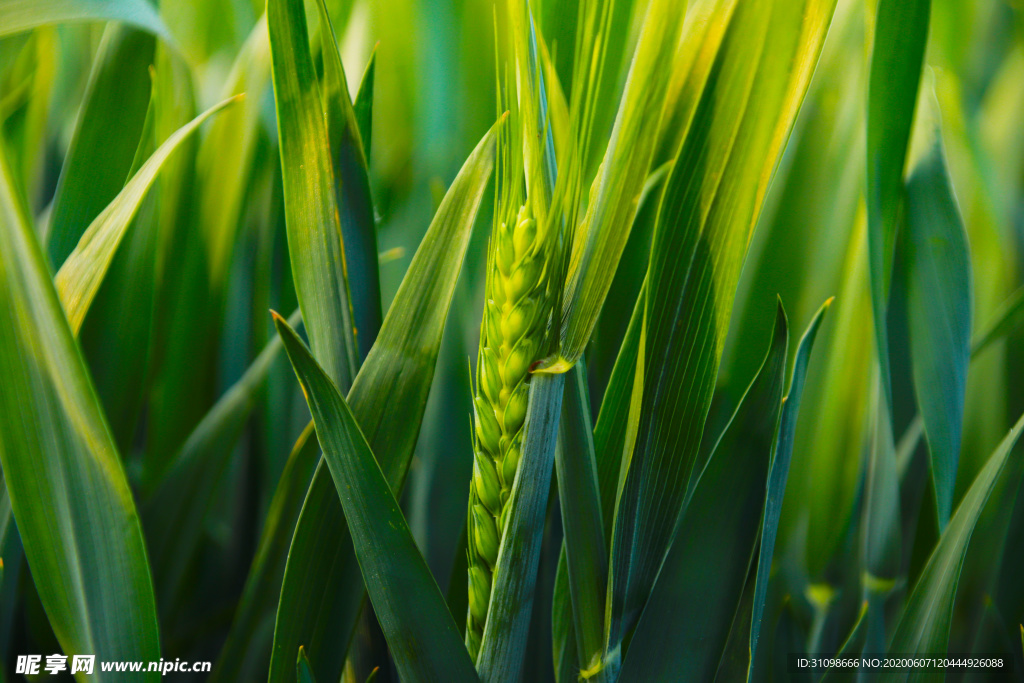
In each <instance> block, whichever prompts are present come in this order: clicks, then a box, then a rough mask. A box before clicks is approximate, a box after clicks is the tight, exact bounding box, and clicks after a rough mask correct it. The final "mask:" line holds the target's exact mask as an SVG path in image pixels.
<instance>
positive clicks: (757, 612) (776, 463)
mask: <svg viewBox="0 0 1024 683" xmlns="http://www.w3.org/2000/svg"><path fill="white" fill-rule="evenodd" d="M831 304H832V299H829V300H828V301H826V302H825V303H824V304H822V306H821V308H819V309H818V312H817V313H816V314H815V315H814V318H813V319H812V320H811V324H810V325H808V326H807V331H805V332H804V336H803V337H801V338H800V344H799V346H797V350H796V359H795V360H794V361H793V375H792V378H791V380H790V383H789V393H788V394H786V398H785V399H784V400H783V401H784V402H783V404H782V417H781V419H780V422H779V433H778V436H777V438H776V443H775V453H774V455H773V456H772V463H771V468H770V469H769V471H768V492H767V497H766V498H765V504H764V521H763V522H762V526H761V548H760V552H759V555H758V560H757V584H756V586H755V588H754V602H753V606H752V613H751V620H750V668H748V671H747V680H748V681H749V680H752V679H751V676H752V675H753V666H754V662H755V661H757V660H756V655H757V641H758V639H759V637H760V635H761V619H762V618H763V616H764V609H765V603H766V602H767V600H768V584H769V581H770V578H771V569H772V558H773V557H774V555H775V539H776V537H777V535H778V532H779V519H780V517H781V516H782V502H783V498H784V496H785V493H786V482H787V481H788V479H789V463H790V460H791V459H792V457H793V441H794V438H795V436H796V420H797V415H798V414H799V411H800V399H801V397H802V396H803V391H804V380H806V379H807V364H808V363H809V362H810V360H811V350H812V349H813V348H814V340H815V339H816V338H817V336H818V328H820V327H821V321H822V320H824V318H825V312H826V311H827V310H828V308H829V306H830V305H831Z"/></svg>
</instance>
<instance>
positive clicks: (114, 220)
mask: <svg viewBox="0 0 1024 683" xmlns="http://www.w3.org/2000/svg"><path fill="white" fill-rule="evenodd" d="M238 97H240V96H238ZM238 97H233V98H231V99H227V100H224V101H223V102H221V103H220V104H218V105H216V106H213V107H211V108H210V109H207V110H206V111H205V112H203V113H202V114H200V115H199V116H197V117H196V118H194V119H193V120H192V121H191V122H190V123H188V124H187V125H185V126H184V127H182V128H180V129H179V130H178V131H177V132H176V133H174V135H172V136H171V137H169V138H168V139H167V141H166V142H164V144H162V145H160V147H159V149H157V150H156V152H154V153H153V156H151V157H150V158H149V159H148V160H147V161H146V163H145V164H143V165H142V167H141V168H140V169H139V171H138V173H136V174H135V176H134V177H133V178H132V179H131V180H130V181H129V182H128V184H127V185H125V186H124V189H123V190H121V192H120V193H119V194H118V195H117V197H115V198H114V201H112V202H111V203H110V204H109V205H108V206H107V208H105V209H104V210H103V211H102V212H100V215H99V216H97V217H96V220H94V221H93V222H92V224H91V225H90V226H89V228H88V230H86V231H85V233H84V234H83V235H82V239H81V240H80V241H79V242H78V246H77V247H75V249H74V251H72V252H71V254H70V255H69V256H68V258H67V260H66V261H64V265H62V266H61V268H60V270H59V271H58V272H57V275H56V277H55V278H54V284H55V285H56V287H57V292H58V294H59V295H60V299H61V303H62V304H63V306H64V310H65V311H66V313H67V317H68V323H69V325H70V326H71V330H72V332H74V333H76V334H77V333H78V330H79V328H80V327H81V326H82V321H83V320H84V319H85V315H86V313H87V312H88V311H89V306H90V305H91V304H92V301H93V298H94V297H95V296H96V292H97V291H98V290H99V287H100V284H101V283H102V282H103V277H104V276H105V275H106V273H107V269H108V268H109V267H110V262H111V261H112V260H113V258H114V254H115V252H116V251H117V247H118V245H119V244H120V243H121V239H122V238H123V237H124V234H125V232H126V231H127V230H128V226H129V225H130V224H131V222H132V218H134V217H135V213H136V212H137V211H138V209H139V205H140V204H141V202H142V200H143V198H144V197H145V196H146V193H147V192H148V191H149V188H150V187H152V185H153V181H154V180H155V179H156V176H157V173H159V172H160V168H161V167H162V166H163V164H164V162H165V161H167V158H168V157H169V156H170V155H171V154H172V153H173V152H174V150H175V149H176V148H177V146H178V145H179V144H180V143H181V141H182V140H184V139H185V138H186V137H188V136H189V135H191V134H192V133H193V132H195V130H196V129H198V128H199V126H200V125H201V124H202V123H203V121H205V120H206V119H208V118H209V117H210V116H213V115H214V114H216V113H217V112H218V111H220V110H221V109H223V108H224V107H227V106H229V105H230V104H232V103H234V102H235V101H236V100H237V99H238Z"/></svg>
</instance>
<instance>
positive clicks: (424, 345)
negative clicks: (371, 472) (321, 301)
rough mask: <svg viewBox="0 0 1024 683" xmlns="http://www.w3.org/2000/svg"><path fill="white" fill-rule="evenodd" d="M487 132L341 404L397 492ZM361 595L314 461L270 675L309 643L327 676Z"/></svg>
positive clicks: (485, 162) (475, 203) (479, 185)
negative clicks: (345, 402) (349, 410)
mask: <svg viewBox="0 0 1024 683" xmlns="http://www.w3.org/2000/svg"><path fill="white" fill-rule="evenodd" d="M497 125H500V123H499V124H496V126H497ZM495 136H496V130H495V129H494V128H492V129H491V131H490V132H488V133H487V135H485V136H484V138H483V139H482V140H481V141H480V143H479V144H478V145H477V148H476V149H475V150H474V151H473V153H472V154H471V155H470V157H469V158H468V159H467V160H466V163H465V164H464V165H463V168H462V171H461V172H460V173H459V175H458V176H457V177H456V179H455V181H454V182H453V183H452V185H451V187H450V188H449V189H448V193H447V194H446V195H445V198H444V200H443V201H442V203H441V206H440V207H439V208H438V211H437V215H436V216H435V217H434V220H433V222H432V223H431V225H430V228H428V230H427V234H426V235H425V236H424V238H423V241H422V242H421V243H420V247H419V249H417V251H416V255H415V256H414V257H413V260H412V263H411V264H410V266H409V270H408V272H407V273H406V275H405V278H404V279H403V280H402V285H401V287H399V290H398V293H397V294H396V295H395V299H394V301H393V303H392V305H391V308H390V309H389V310H388V315H387V316H386V318H385V319H384V323H383V325H382V326H381V331H380V334H379V335H378V336H377V341H376V343H375V344H374V346H373V348H372V349H371V350H370V353H369V354H368V355H367V357H366V360H365V361H364V362H363V365H362V367H361V368H360V370H359V374H358V376H357V377H356V381H355V382H354V383H353V386H352V389H351V391H350V392H349V396H348V403H349V405H350V406H351V407H352V411H353V412H354V413H355V415H356V418H357V421H358V423H359V426H360V428H361V429H362V431H363V434H365V435H366V437H367V442H368V443H369V444H370V447H371V449H372V450H373V453H374V455H375V456H376V457H377V458H378V459H379V460H378V462H379V463H380V465H381V470H382V471H383V472H384V474H385V476H386V478H387V480H388V484H389V485H390V486H391V490H392V491H401V490H402V485H403V484H404V482H405V476H406V473H407V471H408V467H409V460H410V458H411V457H412V451H413V448H414V446H415V444H416V438H417V436H418V434H419V427H420V420H421V419H422V416H423V411H424V409H425V406H426V400H427V394H428V392H429V389H430V382H431V380H432V378H433V374H434V365H435V362H436V360H437V354H438V352H439V350H440V344H441V334H442V332H443V330H444V322H445V319H446V317H447V314H448V306H449V304H450V303H451V298H452V294H453V292H454V289H455V283H456V281H457V280H458V276H459V271H460V269H461V267H462V259H463V256H464V255H465V253H466V248H467V246H468V244H469V236H470V232H471V229H472V226H473V222H474V221H475V219H476V214H477V211H478V210H479V208H480V202H481V201H482V199H483V192H484V189H485V187H486V186H487V182H488V179H489V178H490V175H491V170H492V169H493V166H494V158H495V146H494V145H495V142H494V141H495ZM361 600H362V582H361V581H360V579H359V570H358V567H357V566H356V562H355V557H354V556H353V551H352V541H351V539H350V537H349V536H348V532H347V530H346V527H345V520H344V517H343V516H342V510H341V505H340V503H339V501H338V497H337V493H336V492H335V490H334V484H333V482H331V480H330V476H328V473H327V472H326V471H325V470H324V468H323V467H322V466H321V467H319V468H318V470H317V473H316V475H314V478H313V483H312V484H311V485H310V489H309V493H308V494H307V496H306V502H305V504H304V506H303V510H302V514H301V515H300V517H299V521H298V524H297V525H296V528H295V534H294V536H293V538H292V544H291V549H290V550H289V554H288V565H287V568H286V570H285V577H284V584H283V586H282V588H281V598H280V602H279V604H278V611H277V623H276V626H275V631H274V650H273V653H272V658H271V672H270V676H271V680H272V681H287V680H292V678H291V677H292V676H294V671H295V666H294V664H295V662H294V658H295V654H294V653H295V652H296V651H297V649H298V647H299V645H305V646H306V647H307V648H308V652H309V655H310V661H311V662H312V664H313V669H314V671H315V672H316V676H317V678H318V679H319V680H336V679H337V678H338V677H339V676H340V673H341V668H342V664H343V662H344V656H345V650H346V649H347V643H348V640H349V637H350V635H351V633H352V629H353V627H354V625H355V619H356V616H357V614H358V612H359V607H360V603H361Z"/></svg>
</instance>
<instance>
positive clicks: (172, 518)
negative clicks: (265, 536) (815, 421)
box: [142, 311, 301, 613]
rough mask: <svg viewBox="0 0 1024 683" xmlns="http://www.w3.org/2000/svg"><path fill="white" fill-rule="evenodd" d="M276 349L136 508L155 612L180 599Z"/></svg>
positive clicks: (265, 354) (221, 403)
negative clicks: (146, 543) (153, 586)
mask: <svg viewBox="0 0 1024 683" xmlns="http://www.w3.org/2000/svg"><path fill="white" fill-rule="evenodd" d="M300 320H301V318H300V317H299V314H298V311H296V312H295V313H293V314H292V316H291V324H298V322H299V321H300ZM280 352H281V340H280V339H278V338H277V337H275V338H274V339H272V340H271V341H270V342H268V343H267V345H266V347H265V348H264V349H263V350H262V351H261V352H260V354H259V355H258V356H257V357H256V359H255V360H254V361H253V362H252V364H251V365H250V366H249V368H248V369H247V370H246V371H245V374H243V375H242V376H241V378H239V380H238V381H237V382H235V383H234V385H232V387H231V388H230V389H228V390H227V391H226V392H224V395H223V396H221V398H220V399H219V400H218V401H217V403H216V404H215V405H214V406H213V408H211V409H210V412H208V413H207V414H206V417H204V418H203V420H202V421H201V422H200V423H199V425H197V426H196V428H195V429H194V430H193V431H192V433H191V434H190V435H189V437H188V439H187V440H186V441H185V444H184V445H183V446H182V447H181V450H180V451H179V452H178V454H177V455H176V456H175V458H174V460H173V464H172V465H171V467H170V469H169V471H167V472H166V473H160V474H159V475H157V476H158V480H159V482H160V483H159V485H158V486H157V488H156V490H155V491H154V492H153V494H152V496H150V497H149V498H148V499H147V501H146V504H145V505H144V506H143V510H142V513H143V520H144V522H145V527H146V534H147V537H148V538H149V555H150V557H151V558H152V559H153V578H154V583H155V584H156V591H157V597H158V598H159V600H160V607H161V612H165V613H166V612H169V611H171V610H174V609H175V608H176V607H177V606H178V605H179V604H180V603H181V602H182V596H181V591H182V589H183V588H184V584H185V580H186V576H187V574H186V572H187V571H188V569H189V567H190V566H191V564H192V561H193V560H194V559H195V554H196V551H197V549H198V548H199V542H200V540H201V538H202V535H203V531H204V529H205V528H206V522H207V519H208V517H209V515H210V511H211V509H212V508H213V506H214V505H215V503H216V496H217V495H218V493H219V491H220V484H221V482H222V480H223V478H224V473H225V471H226V470H227V468H228V464H229V463H230V462H231V456H232V454H233V453H234V447H235V443H236V442H237V440H238V437H239V436H240V435H241V432H242V428H243V427H244V426H245V423H246V421H247V420H248V418H249V415H250V414H251V413H252V410H253V408H255V407H256V402H257V399H258V397H259V392H260V390H261V389H262V388H263V386H264V385H265V384H266V380H267V376H268V375H269V373H270V370H271V367H272V366H273V363H274V361H275V360H276V359H277V357H278V356H279V354H280Z"/></svg>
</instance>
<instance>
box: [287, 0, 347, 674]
mask: <svg viewBox="0 0 1024 683" xmlns="http://www.w3.org/2000/svg"><path fill="white" fill-rule="evenodd" d="M267 26H268V29H269V31H270V57H271V71H272V73H273V77H274V102H275V104H276V105H277V127H278V137H279V139H280V145H281V173H282V176H283V180H284V212H285V220H286V224H287V228H288V255H289V257H290V258H291V266H292V278H293V279H294V281H295V292H296V294H297V295H298V298H299V308H301V309H302V320H303V322H305V324H306V331H307V333H308V335H309V342H310V346H311V347H312V349H313V354H314V356H315V357H316V358H317V360H318V361H319V362H320V363H321V364H323V366H324V369H326V370H327V373H328V375H330V377H331V378H332V379H334V380H335V381H336V382H338V384H339V385H340V386H341V387H342V388H343V389H344V390H346V391H347V390H348V387H349V386H350V385H351V383H352V379H353V378H354V377H355V374H356V369H357V368H358V366H359V363H358V359H357V349H356V343H355V322H354V320H353V319H352V301H351V298H350V294H349V284H348V280H347V272H346V265H345V249H344V245H343V243H342V233H341V224H340V218H339V212H338V202H337V199H336V197H335V193H334V170H333V168H332V166H331V147H330V141H329V138H328V134H327V125H326V122H325V120H324V115H323V104H322V100H321V95H320V88H319V86H318V85H317V79H316V70H315V68H314V65H313V57H312V56H311V54H310V51H309V33H308V30H307V28H306V12H305V9H304V7H303V3H302V2H301V0H270V1H269V2H268V3H267ZM309 646H310V648H311V651H312V652H314V653H315V652H316V650H315V649H313V645H312V643H309ZM291 657H292V655H291V654H289V659H291ZM290 664H291V663H289V666H290ZM327 680H331V679H330V677H328V678H327Z"/></svg>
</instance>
